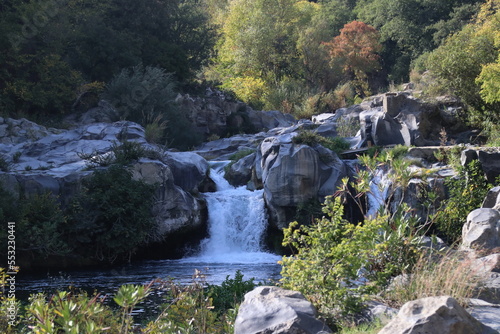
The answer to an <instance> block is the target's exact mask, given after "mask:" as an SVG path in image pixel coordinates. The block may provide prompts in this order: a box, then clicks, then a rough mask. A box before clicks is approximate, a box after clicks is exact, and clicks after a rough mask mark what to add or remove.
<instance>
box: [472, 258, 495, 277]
mask: <svg viewBox="0 0 500 334" xmlns="http://www.w3.org/2000/svg"><path fill="white" fill-rule="evenodd" d="M471 271H472V272H473V273H474V274H475V275H477V276H479V277H484V276H487V275H488V274H490V273H492V272H497V273H500V254H498V253H497V254H490V255H487V256H483V257H480V258H476V259H473V260H472V263H471Z"/></svg>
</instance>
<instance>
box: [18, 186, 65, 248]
mask: <svg viewBox="0 0 500 334" xmlns="http://www.w3.org/2000/svg"><path fill="white" fill-rule="evenodd" d="M21 217H22V218H21V219H20V221H19V223H18V224H17V226H16V228H17V231H16V232H17V235H18V238H17V239H18V245H17V246H18V249H19V250H21V251H23V252H28V253H29V254H31V255H32V256H36V257H38V256H41V257H42V258H43V257H47V256H49V255H65V254H68V253H69V252H70V251H71V247H70V246H69V244H68V243H67V241H66V238H65V237H66V236H65V230H66V228H67V224H68V222H67V218H66V216H65V215H64V212H63V211H62V210H61V207H60V204H59V202H58V201H57V200H56V199H55V198H54V196H53V195H52V194H51V193H49V192H47V193H44V194H35V195H33V196H32V197H30V198H29V199H24V200H22V202H21Z"/></svg>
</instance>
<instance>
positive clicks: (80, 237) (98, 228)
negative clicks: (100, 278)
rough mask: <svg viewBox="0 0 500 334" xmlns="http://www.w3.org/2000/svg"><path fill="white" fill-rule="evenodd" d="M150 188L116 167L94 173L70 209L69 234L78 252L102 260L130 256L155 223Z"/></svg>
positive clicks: (151, 188) (152, 190)
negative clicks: (70, 223) (70, 222)
mask: <svg viewBox="0 0 500 334" xmlns="http://www.w3.org/2000/svg"><path fill="white" fill-rule="evenodd" d="M154 189H155V187H154V186H153V185H147V184H145V183H144V182H141V181H136V180H134V179H133V178H132V175H131V173H130V172H129V171H128V170H127V169H125V168H124V167H122V166H119V165H113V166H111V167H109V168H108V169H107V170H97V171H95V172H94V173H93V175H92V176H91V177H90V178H89V179H88V180H87V181H86V182H85V184H84V189H83V192H82V194H81V195H80V196H78V198H77V199H76V201H75V203H74V206H73V208H72V217H71V218H72V220H73V222H74V223H73V224H72V226H71V227H70V235H71V237H72V238H74V240H75V242H76V244H77V246H78V249H79V251H80V252H82V253H85V254H88V256H91V257H94V258H97V259H98V260H106V261H114V260H115V259H116V258H118V257H122V258H123V257H127V256H130V254H131V253H132V252H133V251H134V249H135V247H137V246H139V245H140V244H142V243H144V242H145V241H146V240H147V238H148V236H149V233H150V231H151V230H152V228H153V226H154V224H155V222H154V219H153V216H152V212H151V205H152V200H153V193H154Z"/></svg>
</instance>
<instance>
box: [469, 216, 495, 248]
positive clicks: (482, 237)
mask: <svg viewBox="0 0 500 334" xmlns="http://www.w3.org/2000/svg"><path fill="white" fill-rule="evenodd" d="M462 247H463V248H466V249H479V248H482V249H485V248H486V249H493V248H496V247H500V212H498V211H497V210H494V209H487V208H483V209H476V210H474V211H472V212H471V213H469V215H468V216H467V223H465V224H464V226H463V228H462Z"/></svg>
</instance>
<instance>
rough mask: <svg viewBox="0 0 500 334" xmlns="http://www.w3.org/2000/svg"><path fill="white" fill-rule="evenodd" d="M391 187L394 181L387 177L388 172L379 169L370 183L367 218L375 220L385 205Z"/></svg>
mask: <svg viewBox="0 0 500 334" xmlns="http://www.w3.org/2000/svg"><path fill="white" fill-rule="evenodd" d="M391 185H392V181H391V180H390V178H389V176H388V175H387V171H386V170H384V169H383V168H377V169H376V170H375V175H373V178H372V180H371V181H370V192H369V193H368V194H367V201H368V203H367V204H368V211H367V214H366V215H367V217H372V218H374V217H375V216H376V215H377V212H378V211H379V210H380V208H381V207H382V206H383V205H384V204H385V201H386V199H387V196H388V191H389V188H390V186H391Z"/></svg>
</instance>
